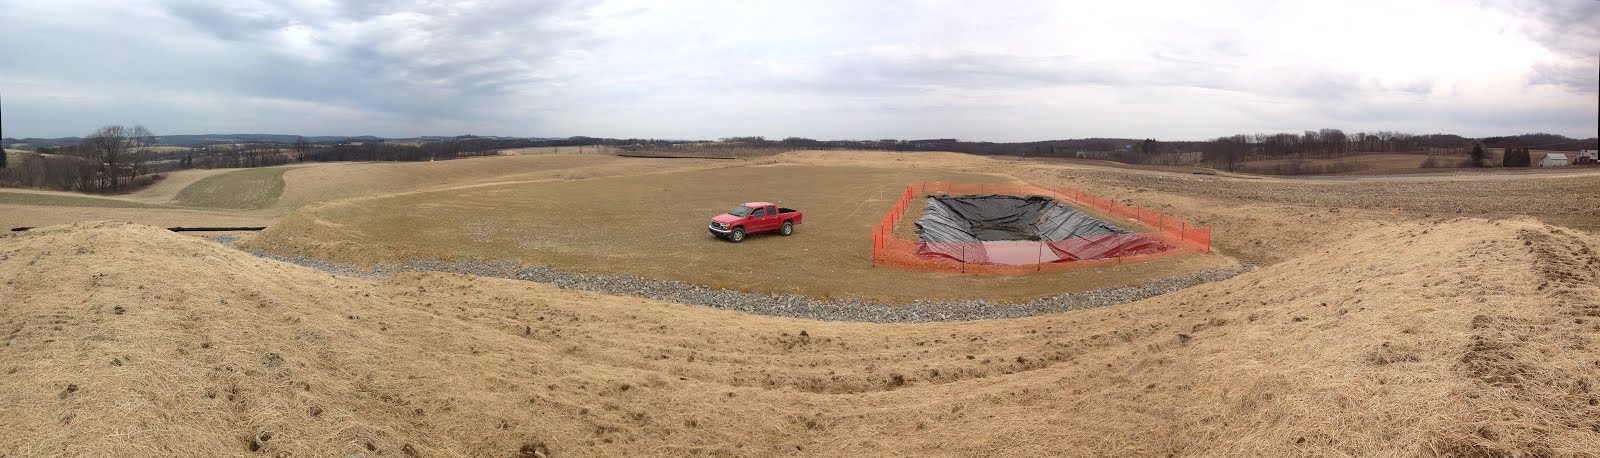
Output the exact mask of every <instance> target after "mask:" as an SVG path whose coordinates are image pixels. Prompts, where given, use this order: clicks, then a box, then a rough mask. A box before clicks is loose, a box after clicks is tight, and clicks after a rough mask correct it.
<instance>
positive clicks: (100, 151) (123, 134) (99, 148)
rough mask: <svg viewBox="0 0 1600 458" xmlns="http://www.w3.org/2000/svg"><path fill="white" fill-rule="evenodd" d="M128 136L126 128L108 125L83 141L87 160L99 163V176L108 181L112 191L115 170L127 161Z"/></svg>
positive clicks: (115, 181) (115, 176)
mask: <svg viewBox="0 0 1600 458" xmlns="http://www.w3.org/2000/svg"><path fill="white" fill-rule="evenodd" d="M129 134H130V132H129V129H128V128H127V127H123V126H120V125H110V126H105V127H101V128H99V129H96V130H95V131H94V133H91V134H89V136H88V137H87V138H84V139H83V146H84V148H85V149H87V151H86V152H87V153H88V154H89V158H90V159H94V160H95V161H96V162H99V163H100V170H101V176H103V177H105V178H106V179H108V180H109V183H108V184H110V188H111V190H113V191H115V190H116V189H117V175H118V173H117V169H118V168H119V167H121V164H122V162H123V161H125V160H127V159H126V158H127V155H128V149H129V144H130V143H131V140H129V136H130V135H129Z"/></svg>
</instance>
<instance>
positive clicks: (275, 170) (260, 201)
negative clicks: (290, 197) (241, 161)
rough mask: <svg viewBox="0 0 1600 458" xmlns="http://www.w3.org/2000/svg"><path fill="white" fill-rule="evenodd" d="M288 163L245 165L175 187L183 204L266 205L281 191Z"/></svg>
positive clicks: (237, 207) (248, 207) (220, 206)
mask: <svg viewBox="0 0 1600 458" xmlns="http://www.w3.org/2000/svg"><path fill="white" fill-rule="evenodd" d="M290 168H291V167H272V168H260V169H246V170H239V171H234V172H228V173H224V174H221V175H215V176H210V177H206V178H204V179H201V180H200V181H196V182H194V184H191V185H189V186H188V187H186V188H183V190H182V191H178V196H177V198H176V202H177V204H178V205H180V206H184V207H198V208H216V209H228V210H253V209H259V208H267V207H269V206H272V204H273V203H276V202H277V201H278V196H280V195H283V173H284V172H287V171H289V169H290Z"/></svg>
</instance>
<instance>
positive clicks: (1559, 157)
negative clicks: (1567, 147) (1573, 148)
mask: <svg viewBox="0 0 1600 458" xmlns="http://www.w3.org/2000/svg"><path fill="white" fill-rule="evenodd" d="M1565 165H1567V155H1565V154H1561V153H1550V154H1546V155H1545V156H1544V159H1540V160H1539V166H1540V167H1561V166H1565Z"/></svg>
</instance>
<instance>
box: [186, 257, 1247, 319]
mask: <svg viewBox="0 0 1600 458" xmlns="http://www.w3.org/2000/svg"><path fill="white" fill-rule="evenodd" d="M218 237H225V236H218ZM252 254H254V255H256V256H259V257H263V258H267V259H275V260H278V261H283V262H288V263H292V264H299V265H302V266H306V267H311V268H314V269H318V270H322V271H326V272H330V273H333V274H337V275H347V276H352V277H365V278H374V279H381V278H387V277H389V276H391V275H394V274H396V273H400V272H449V273H457V274H467V275H477V276H483V277H497V278H510V279H516V280H525V281H532V282H539V283H546V284H550V285H555V286H556V287H559V288H563V289H574V290H580V291H590V292H596V293H606V294H625V295H633V296H639V297H646V298H650V299H658V300H663V301H668V302H676V303H680V304H690V305H699V306H705V307H714V308H719V309H727V310H738V311H741V312H746V313H756V314H762V315H773V316H783V317H790V318H804V319H808V320H820V321H860V322H870V323H925V322H930V321H968V320H990V319H1000V318H1021V317H1027V316H1034V315H1040V314H1046V313H1055V312H1063V311H1067V310H1078V309H1087V308H1095V307H1105V306H1110V305H1118V304H1126V303H1129V302H1134V301H1138V300H1142V299H1146V298H1150V297H1154V296H1159V295H1162V294H1166V293H1170V292H1173V291H1177V290H1180V289H1184V288H1188V287H1190V286H1195V285H1199V284H1202V283H1206V282H1213V281H1218V280H1223V279H1227V278H1230V277H1233V276H1235V275H1239V274H1241V273H1245V272H1249V271H1252V270H1255V268H1256V266H1254V265H1241V266H1239V267H1235V268H1230V269H1212V270H1202V271H1199V272H1195V273H1192V274H1189V275H1183V276H1178V277H1170V278H1164V279H1160V280H1156V281H1152V282H1149V283H1145V284H1142V285H1138V286H1127V287H1117V288H1105V289H1098V290H1093V291H1084V292H1080V293H1069V294H1062V295H1058V296H1050V297H1044V298H1040V299H1037V300H1033V301H1029V302H1024V303H1018V304H1008V303H995V302H989V301H982V300H973V301H952V302H931V301H916V302H911V303H904V304H887V303H881V302H874V301H864V300H856V299H817V298H813V297H808V296H802V295H798V294H758V293H749V292H744V291H735V290H728V289H712V288H707V287H704V286H697V285H692V284H689V283H684V282H680V281H674V280H658V279H651V278H644V277H639V276H634V275H604V274H580V273H572V272H564V271H560V270H556V269H551V268H548V267H527V266H522V265H518V264H516V263H512V262H476V261H454V262H444V261H430V260H417V261H406V262H401V263H398V264H390V265H384V266H378V267H374V268H371V269H363V268H359V267H355V266H351V265H348V264H340V263H336V262H329V261H325V260H321V259H316V258H309V257H302V256H279V255H275V254H270V253H262V252H256V253H252Z"/></svg>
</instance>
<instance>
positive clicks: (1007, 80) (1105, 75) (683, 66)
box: [0, 0, 1600, 140]
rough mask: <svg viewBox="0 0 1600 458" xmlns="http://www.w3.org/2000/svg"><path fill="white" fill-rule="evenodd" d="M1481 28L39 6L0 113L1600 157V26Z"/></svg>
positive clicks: (1356, 6)
mask: <svg viewBox="0 0 1600 458" xmlns="http://www.w3.org/2000/svg"><path fill="white" fill-rule="evenodd" d="M1485 1H1486V2H1488V3H1486V4H1485V5H1487V7H1485V6H1483V5H1478V4H1465V3H1459V2H1453V1H1450V0H1416V2H1414V3H1407V4H1405V5H1400V6H1396V5H1390V4H1387V3H1384V2H1377V1H1374V2H1370V3H1365V2H1362V1H1355V2H1351V3H1350V4H1348V5H1341V6H1339V7H1337V8H1330V7H1328V6H1327V5H1320V4H1314V3H1298V2H1288V3H1281V2H1278V3H1273V2H1262V1H1259V0H1230V2H1225V3H1224V4H1222V5H1199V4H1194V3H1192V2H1177V1H1175V2H1173V3H1170V4H1165V5H1159V6H1140V7H1135V8H1128V7H1122V6H1119V5H1116V4H1109V3H1094V2H1087V3H1085V2H1075V3H1057V2H1025V1H1024V2H1014V3H1004V2H1003V3H1004V4H999V5H992V4H972V3H959V2H957V3H938V2H937V1H935V2H933V3H927V2H921V1H908V0H883V1H881V2H868V3H860V2H847V1H838V2H830V1H825V0H819V1H818V2H813V3H807V4H804V5H800V4H789V3H781V2H780V3H773V2H731V3H716V2H711V1H698V0H684V1H681V2H655V1H649V0H537V1H506V0H500V1H495V0H489V1H476V2H461V3H452V2H417V1H398V0H396V1H388V0H377V1H354V0H336V1H331V2H328V1H317V0H241V1H237V2H202V1H197V0H166V1H163V0H129V1H128V2H107V3H103V4H99V5H95V4H92V3H87V4H66V3H62V2H55V1H49V0H16V1H15V2H14V3H12V4H8V5H7V9H6V11H7V13H8V17H9V18H8V21H7V24H6V27H3V28H0V42H4V43H7V44H8V45H12V46H8V47H7V52H6V55H5V56H3V57H0V89H4V90H5V91H6V93H5V94H6V102H7V105H6V108H7V113H6V114H7V115H8V116H7V117H6V119H5V122H6V126H5V128H6V132H7V133H8V134H13V133H17V132H22V131H26V132H27V133H24V134H23V135H49V136H56V135H81V134H82V133H84V132H87V131H88V130H90V129H92V128H94V127H96V126H97V125H98V124H103V123H108V122H142V123H145V124H148V125H151V126H152V127H153V128H157V130H158V131H160V132H162V133H192V132H197V131H210V130H216V129H225V130H235V129H236V130H238V131H277V132H294V133H309V134H355V133H371V134H378V135H396V136H404V135H418V134H455V133H464V132H470V133H478V134H501V135H580V134H581V135H605V136H623V137H627V136H658V137H670V138H692V137H699V138H714V137H721V136H728V135H742V134H761V135H769V136H785V135H809V136H815V137H836V136H851V137H861V138H877V137H913V136H921V137H939V136H966V137H968V138H974V139H996V140H1004V139H1038V138H1059V137H1067V136H1100V135H1124V136H1155V137H1160V138H1186V137H1187V138H1202V137H1210V136H1216V135H1224V134H1229V133H1233V132H1235V131H1260V130H1270V129H1280V128H1281V129H1290V130H1299V129H1304V128H1315V127H1323V126H1330V125H1331V126H1334V127H1341V128H1346V129H1352V130H1373V129H1399V128H1412V127H1401V126H1399V125H1408V126H1421V127H1419V128H1414V129H1415V130H1419V131H1436V130H1453V129H1460V130H1461V131H1460V133H1462V134H1467V135H1473V134H1474V133H1484V134H1503V133H1511V132H1508V131H1505V129H1509V128H1511V127H1510V126H1517V127H1516V128H1518V129H1521V128H1523V127H1522V126H1530V127H1527V128H1529V129H1533V130H1555V129H1565V130H1563V131H1561V132H1562V133H1567V134H1569V135H1585V136H1587V135H1594V134H1595V132H1594V121H1595V118H1596V114H1595V113H1594V112H1595V110H1594V106H1595V105H1596V104H1597V103H1600V95H1597V93H1600V81H1597V76H1596V73H1597V72H1596V70H1597V69H1600V56H1596V55H1595V52H1596V51H1595V50H1596V49H1600V2H1594V1H1588V0H1485ZM143 2H150V3H152V4H145V3H143ZM1401 10H1405V12H1406V13H1407V14H1422V13H1428V14H1432V13H1433V12H1438V13H1439V14H1438V16H1440V17H1442V18H1446V19H1448V20H1441V21H1439V23H1437V24H1435V23H1427V22H1421V23H1418V22H1414V21H1413V22H1405V21H1404V20H1400V19H1396V18H1398V17H1399V16H1396V14H1398V13H1397V12H1398V11H1401ZM1219 11H1232V12H1250V13H1249V14H1238V13H1221V12H1219ZM1447 22H1448V23H1447ZM1458 22H1461V24H1457V23H1458ZM130 24H136V26H130ZM1397 24H1405V25H1406V27H1395V25H1397ZM1363 27H1368V28H1381V29H1383V30H1387V31H1388V32H1386V33H1384V34H1382V38H1381V39H1380V38H1373V37H1374V36H1375V35H1374V34H1371V33H1368V32H1370V30H1367V29H1363ZM1457 32H1460V33H1463V35H1461V36H1460V37H1461V38H1462V39H1463V40H1466V39H1476V41H1473V43H1475V44H1474V45H1472V46H1473V47H1471V48H1470V49H1468V45H1461V46H1456V47H1452V43H1453V42H1452V41H1448V40H1440V39H1438V38H1437V37H1441V36H1448V35H1451V34H1454V33H1457ZM1524 36H1525V37H1527V40H1524V39H1523V38H1522V37H1524ZM1529 40H1531V44H1530V42H1529ZM1469 41H1470V40H1469ZM13 44H14V45H13ZM1534 44H1536V45H1537V47H1533V45H1534ZM1501 45H1504V46H1501ZM1480 48H1483V49H1481V50H1480ZM1463 60H1467V61H1468V62H1465V63H1458V62H1461V61H1463ZM1429 123H1436V124H1438V125H1439V126H1440V127H1427V126H1429V125H1430V124H1429ZM1379 124H1383V125H1379ZM1540 125H1545V126H1549V127H1548V128H1540V127H1538V126H1540Z"/></svg>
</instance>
